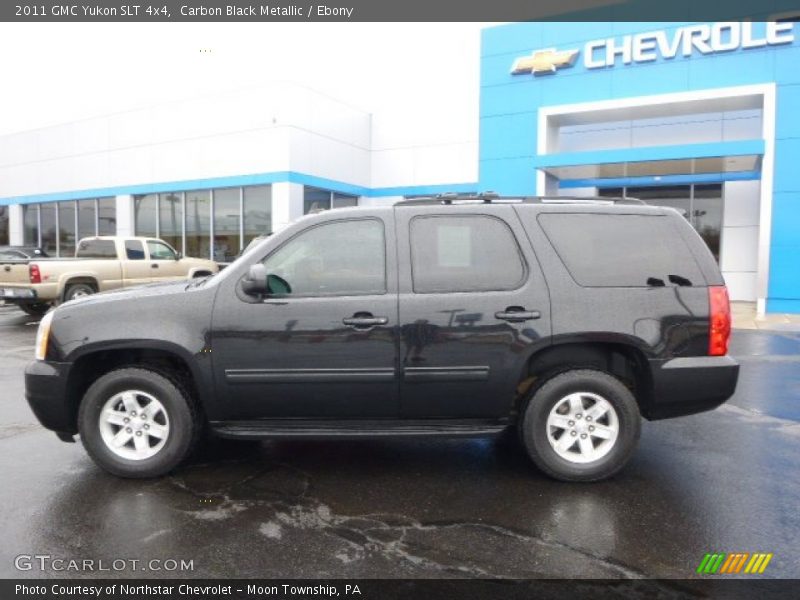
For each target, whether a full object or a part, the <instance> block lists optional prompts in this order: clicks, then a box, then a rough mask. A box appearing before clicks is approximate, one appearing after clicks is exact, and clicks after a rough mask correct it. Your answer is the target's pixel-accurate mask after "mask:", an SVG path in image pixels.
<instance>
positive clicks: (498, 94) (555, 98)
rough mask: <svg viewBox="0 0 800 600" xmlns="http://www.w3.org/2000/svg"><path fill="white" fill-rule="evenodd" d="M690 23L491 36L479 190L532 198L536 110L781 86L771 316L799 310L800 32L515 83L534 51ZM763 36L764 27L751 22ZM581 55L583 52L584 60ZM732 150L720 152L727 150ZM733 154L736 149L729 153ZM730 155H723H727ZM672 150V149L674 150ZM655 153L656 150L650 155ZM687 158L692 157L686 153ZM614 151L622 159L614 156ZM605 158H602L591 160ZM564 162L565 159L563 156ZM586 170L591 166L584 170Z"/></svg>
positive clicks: (545, 28)
mask: <svg viewBox="0 0 800 600" xmlns="http://www.w3.org/2000/svg"><path fill="white" fill-rule="evenodd" d="M685 25H690V23H668V24H667V23H641V22H640V23H597V22H593V23H584V22H582V23H541V22H535V23H514V24H510V25H502V26H498V27H493V28H489V29H485V30H484V31H483V37H482V44H481V75H480V78H481V88H480V89H481V98H480V165H479V180H480V181H479V187H480V189H490V190H495V191H498V192H500V193H505V194H533V193H535V191H536V168H535V167H536V166H537V164H538V165H541V164H542V162H543V160H542V157H538V158H537V121H538V109H539V107H545V106H552V105H560V104H572V103H580V102H591V101H600V100H609V99H618V98H629V97H638V96H646V95H653V94H666V93H675V92H686V91H697V90H708V89H713V88H721V87H731V86H740V85H749V84H758V83H775V84H776V89H777V97H776V111H777V114H776V139H775V165H774V188H773V191H774V199H773V205H772V240H771V250H770V273H769V291H768V301H767V310H768V311H769V312H800V168H798V165H800V24H796V26H795V31H794V35H795V41H794V42H793V43H791V44H786V45H781V46H768V47H763V48H751V49H739V50H733V51H729V52H725V53H718V54H709V55H702V54H698V53H695V54H693V55H692V56H690V57H683V56H681V55H678V56H676V57H675V58H673V59H664V58H661V57H659V58H657V59H656V60H655V61H653V62H647V63H639V64H636V63H633V64H629V65H624V64H622V63H621V61H620V62H618V63H617V64H616V65H615V66H614V67H607V68H600V69H587V68H586V67H584V65H583V64H582V60H581V59H582V57H579V58H578V60H577V62H576V64H575V65H574V66H572V67H570V68H565V69H560V70H558V72H556V73H554V74H552V75H540V76H534V75H524V74H523V75H512V74H511V72H510V71H511V66H512V64H513V62H514V60H515V59H517V58H519V57H521V56H525V55H530V54H531V53H532V52H533V51H534V50H538V49H542V48H548V47H556V48H557V49H559V50H567V49H572V48H581V49H582V48H583V46H584V44H585V43H586V42H587V41H591V40H597V39H603V38H611V37H614V38H619V37H621V36H624V35H626V34H631V33H644V32H650V31H665V32H666V33H667V35H668V37H669V36H671V34H672V33H673V32H674V31H675V30H676V29H678V28H679V27H681V26H685ZM753 27H754V30H755V33H757V34H761V33H763V31H764V29H765V26H764V24H763V23H754V24H753ZM581 54H582V52H581ZM726 145H728V144H727V143H725V144H722V145H721V146H726ZM728 149H730V148H728ZM728 149H726V148H723V147H720V149H719V152H720V154H721V155H724V153H725V152H727V151H728ZM674 150H675V147H671V151H674ZM653 151H654V152H655V153H656V154H658V150H657V149H655V150H653ZM686 151H687V155H686V156H692V149H691V148H689V147H688V146H687V148H686ZM609 152H619V151H618V150H616V151H609ZM593 154H597V155H599V157H598V160H602V154H603V153H602V152H595V153H593ZM559 158H560V160H569V157H564V156H563V155H561V156H560V157H559ZM584 164H585V163H584Z"/></svg>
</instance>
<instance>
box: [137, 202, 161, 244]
mask: <svg viewBox="0 0 800 600" xmlns="http://www.w3.org/2000/svg"><path fill="white" fill-rule="evenodd" d="M157 211H158V196H157V195H156V194H144V195H140V196H134V197H133V222H134V229H135V231H136V235H141V236H150V237H156V236H158V224H157V219H156V214H157Z"/></svg>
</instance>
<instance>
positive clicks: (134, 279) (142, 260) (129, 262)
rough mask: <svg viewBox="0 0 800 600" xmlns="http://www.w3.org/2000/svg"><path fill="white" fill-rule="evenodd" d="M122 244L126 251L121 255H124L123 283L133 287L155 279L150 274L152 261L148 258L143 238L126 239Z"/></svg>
mask: <svg viewBox="0 0 800 600" xmlns="http://www.w3.org/2000/svg"><path fill="white" fill-rule="evenodd" d="M122 246H123V248H122V250H123V252H124V254H122V255H121V256H122V257H123V260H122V270H123V275H122V278H123V285H124V286H125V287H131V286H134V285H144V284H145V283H150V282H151V281H152V280H153V278H152V275H151V274H150V270H151V269H150V261H148V260H147V254H146V251H145V247H144V244H143V243H142V242H141V240H125V241H124V243H122Z"/></svg>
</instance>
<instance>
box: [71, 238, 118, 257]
mask: <svg viewBox="0 0 800 600" xmlns="http://www.w3.org/2000/svg"><path fill="white" fill-rule="evenodd" d="M75 256H77V257H78V258H117V248H116V246H115V245H114V241H113V240H83V241H82V242H81V243H80V244H78V251H77V252H76V253H75Z"/></svg>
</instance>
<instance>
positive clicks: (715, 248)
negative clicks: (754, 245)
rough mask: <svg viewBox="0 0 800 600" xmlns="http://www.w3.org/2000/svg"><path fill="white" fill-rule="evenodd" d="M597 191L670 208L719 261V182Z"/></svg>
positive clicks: (609, 195) (720, 226) (720, 198)
mask: <svg viewBox="0 0 800 600" xmlns="http://www.w3.org/2000/svg"><path fill="white" fill-rule="evenodd" d="M598 193H599V195H601V196H605V197H620V196H628V197H631V198H637V199H639V200H642V201H643V202H645V203H646V204H650V205H651V206H668V207H670V208H674V209H675V210H677V211H678V212H679V213H681V214H682V215H683V216H684V218H685V219H686V220H687V221H689V222H690V223H691V224H692V227H694V228H695V229H696V230H697V233H699V234H700V237H702V238H703V240H704V241H705V243H706V245H707V246H708V249H709V250H711V253H712V254H713V255H714V258H715V259H716V260H717V262H719V256H720V240H721V236H722V184H721V183H711V184H693V185H660V186H647V187H626V188H619V187H617V188H601V189H600V190H599V191H598Z"/></svg>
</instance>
